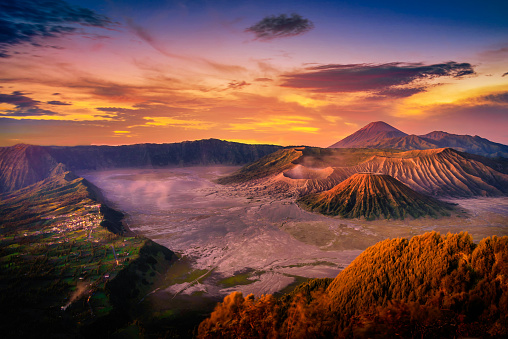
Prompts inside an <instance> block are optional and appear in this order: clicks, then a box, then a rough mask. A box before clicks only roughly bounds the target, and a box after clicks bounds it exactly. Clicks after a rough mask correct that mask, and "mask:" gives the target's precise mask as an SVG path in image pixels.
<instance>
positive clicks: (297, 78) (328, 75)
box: [282, 61, 475, 97]
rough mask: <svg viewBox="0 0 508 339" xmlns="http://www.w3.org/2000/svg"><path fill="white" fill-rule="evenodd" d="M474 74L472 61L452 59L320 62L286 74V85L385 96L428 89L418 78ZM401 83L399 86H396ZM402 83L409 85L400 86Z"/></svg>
mask: <svg viewBox="0 0 508 339" xmlns="http://www.w3.org/2000/svg"><path fill="white" fill-rule="evenodd" d="M473 74H475V72H474V68H473V66H472V65H471V64H469V63H456V62H453V61H450V62H447V63H442V64H433V65H425V64H422V63H401V62H393V63H387V64H377V65H376V64H347V65H336V64H331V65H319V66H313V67H309V68H306V69H305V70H304V71H303V72H298V73H292V74H286V75H284V76H283V80H284V82H283V84H282V86H285V87H292V88H307V89H312V90H314V91H316V92H327V93H333V92H362V91H367V92H374V93H376V94H378V95H384V96H393V97H401V96H410V95H412V94H415V93H418V92H421V91H425V85H422V84H421V83H418V85H417V86H416V85H414V82H415V81H417V80H425V79H433V78H438V77H454V78H461V77H464V76H467V75H473ZM397 86H398V87H397ZM400 86H407V87H406V88H402V89H401V88H400Z"/></svg>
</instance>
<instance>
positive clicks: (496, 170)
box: [272, 148, 508, 197]
mask: <svg viewBox="0 0 508 339" xmlns="http://www.w3.org/2000/svg"><path fill="white" fill-rule="evenodd" d="M329 150H330V151H331V153H330V154H329V155H327V156H326V157H322V156H319V157H318V159H319V161H318V163H319V164H320V165H321V166H325V165H326V164H327V163H328V164H330V165H331V166H332V168H333V172H332V173H331V174H329V175H328V176H327V177H326V178H324V179H315V178H310V177H307V178H305V177H303V176H295V175H294V174H295V173H294V169H293V170H287V171H285V172H284V173H283V174H282V175H281V176H279V177H277V178H276V180H272V182H273V183H272V184H273V185H277V184H278V185H279V186H281V189H282V188H284V187H286V190H289V189H290V188H291V189H293V190H296V191H297V192H298V195H299V196H302V195H305V194H309V193H316V192H321V191H325V190H329V189H331V188H333V187H334V186H335V185H337V184H339V183H340V182H342V181H344V180H346V179H347V178H349V177H350V176H352V175H353V174H355V173H359V172H373V173H384V174H387V175H390V176H392V177H393V178H395V179H397V180H399V181H401V182H402V183H404V184H405V185H407V186H409V187H410V188H411V189H413V190H415V191H417V192H419V193H422V194H426V195H430V196H437V197H474V196H503V195H507V194H508V174H507V170H506V164H505V163H504V162H502V161H496V160H495V159H489V158H485V157H482V156H478V155H471V154H467V153H462V152H458V151H455V150H454V149H451V148H442V149H433V150H414V151H407V152H399V151H393V152H388V151H381V150H379V151H376V150H370V149H363V150H360V149H335V150H331V149H329ZM353 151H354V152H353ZM361 151H364V152H361ZM303 152H304V154H305V153H306V151H305V150H304V151H303ZM351 152H353V153H352V154H350V153H351ZM358 153H360V154H358ZM363 153H364V154H363ZM353 154H357V155H355V156H354V157H352V155H353ZM362 154H363V155H362ZM355 158H356V161H354V159H355ZM297 162H298V163H302V164H307V163H309V164H314V163H316V161H315V160H314V159H313V156H304V157H302V158H300V159H298V161H297ZM324 169H325V168H324V167H322V169H321V171H324ZM300 172H303V169H301V170H300ZM275 181H277V182H275Z"/></svg>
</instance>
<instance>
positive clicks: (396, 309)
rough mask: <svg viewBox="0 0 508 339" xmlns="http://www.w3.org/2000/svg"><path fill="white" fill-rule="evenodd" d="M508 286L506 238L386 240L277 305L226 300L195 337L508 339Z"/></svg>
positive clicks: (269, 300) (267, 300) (270, 300)
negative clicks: (334, 272) (483, 338)
mask: <svg viewBox="0 0 508 339" xmlns="http://www.w3.org/2000/svg"><path fill="white" fill-rule="evenodd" d="M507 284H508V237H506V236H505V237H492V238H490V237H489V238H485V239H483V240H481V241H480V242H479V243H478V244H475V243H474V242H473V239H472V238H471V237H470V236H469V235H468V234H467V233H459V234H447V235H446V236H441V235H440V234H439V233H436V232H431V233H425V234H423V235H418V236H414V237H412V238H411V239H405V238H400V239H387V240H384V241H382V242H379V243H377V244H375V245H373V246H371V247H369V248H367V249H366V250H365V251H364V252H363V253H362V254H360V255H359V256H358V257H357V258H356V259H355V260H354V261H353V262H352V263H351V264H350V265H349V266H348V267H347V268H346V269H345V270H343V271H342V272H340V273H339V274H338V275H337V277H336V278H335V279H334V280H333V281H332V282H331V283H329V282H328V281H326V280H321V279H320V280H315V281H312V282H311V283H310V284H303V285H301V286H300V287H297V289H296V290H298V291H299V292H300V293H298V294H296V295H285V296H283V297H282V298H281V299H279V300H277V299H275V298H274V297H273V296H271V295H264V296H261V297H260V298H258V299H255V298H254V297H253V296H252V295H250V296H247V297H243V295H242V294H241V293H239V292H234V293H232V294H230V295H228V296H227V297H225V298H224V301H223V302H222V303H221V304H219V305H217V307H216V308H215V311H214V312H213V313H212V314H211V315H210V317H209V318H208V319H206V320H205V321H203V322H202V323H201V325H200V326H199V331H198V338H238V337H245V338H251V337H256V338H258V337H264V338H457V337H461V338H464V337H475V338H478V337H490V336H492V337H495V338H506V337H507V335H508V288H507V286H508V285H507ZM320 287H324V288H325V290H324V291H323V290H321V291H320Z"/></svg>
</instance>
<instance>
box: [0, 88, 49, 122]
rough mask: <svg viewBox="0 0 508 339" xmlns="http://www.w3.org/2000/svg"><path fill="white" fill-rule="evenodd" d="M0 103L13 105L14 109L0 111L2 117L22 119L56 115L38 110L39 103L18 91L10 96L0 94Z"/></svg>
mask: <svg viewBox="0 0 508 339" xmlns="http://www.w3.org/2000/svg"><path fill="white" fill-rule="evenodd" d="M0 103H4V104H10V105H14V106H15V107H16V108H15V109H11V110H3V112H2V111H0V115H2V116H10V117H24V116H41V115H58V113H56V112H52V111H49V110H45V109H41V108H39V104H40V101H37V100H34V99H32V98H30V97H28V96H26V95H25V93H23V92H20V91H14V92H12V93H11V94H1V93H0Z"/></svg>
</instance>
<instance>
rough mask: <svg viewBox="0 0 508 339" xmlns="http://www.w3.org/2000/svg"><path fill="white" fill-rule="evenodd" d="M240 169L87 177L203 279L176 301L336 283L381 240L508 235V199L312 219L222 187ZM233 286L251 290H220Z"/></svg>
mask: <svg viewBox="0 0 508 339" xmlns="http://www.w3.org/2000/svg"><path fill="white" fill-rule="evenodd" d="M236 169H238V167H227V166H222V167H220V166H217V167H187V168H170V169H123V170H110V171H95V172H87V173H81V175H82V176H83V177H85V178H86V179H87V180H89V181H90V182H92V183H93V184H95V185H96V186H98V187H99V188H100V189H101V190H102V191H103V193H104V195H105V197H106V198H107V199H108V201H109V202H110V203H111V204H112V206H113V207H115V208H117V209H119V210H121V211H123V212H124V213H126V215H127V216H128V217H127V220H126V221H127V225H128V226H129V228H130V229H131V230H133V231H134V232H136V233H138V234H141V235H144V236H146V237H148V238H150V239H152V240H154V241H156V242H158V243H159V244H161V245H163V246H166V247H168V248H169V249H171V250H172V251H174V252H176V253H178V254H180V255H181V256H182V260H185V261H186V262H188V263H189V266H190V267H189V269H190V270H195V272H198V274H197V275H196V276H195V277H194V276H193V278H192V279H191V281H185V282H180V283H174V282H173V283H172V284H170V285H168V286H165V290H161V291H164V293H169V294H170V295H173V296H174V295H177V294H192V293H195V292H199V293H203V292H204V293H205V294H208V295H211V296H220V295H224V294H228V293H230V292H231V291H235V290H236V291H241V292H243V293H244V294H249V293H254V294H255V295H261V294H265V293H274V292H277V291H280V290H282V289H284V288H285V287H287V286H288V285H290V284H292V283H294V282H295V278H297V277H307V278H321V277H335V276H336V275H337V274H338V273H339V272H340V270H342V269H343V268H344V267H346V266H347V265H348V264H349V263H350V262H351V261H352V260H353V259H354V258H356V256H358V255H359V254H360V253H361V252H362V250H364V249H365V248H367V247H368V246H370V245H373V244H375V243H376V242H378V241H380V240H383V239H386V238H393V237H402V236H404V237H407V236H413V235H416V234H421V233H424V232H426V231H429V230H436V231H440V232H441V233H446V232H460V231H469V232H470V233H471V234H472V235H473V237H474V239H475V241H479V240H480V239H481V238H483V237H485V236H490V235H499V236H501V235H508V227H507V226H508V198H481V199H461V200H453V202H455V203H458V204H459V205H460V206H461V207H463V208H465V209H467V210H468V211H467V213H466V212H460V213H457V214H456V215H454V216H452V217H449V218H443V219H438V220H436V219H431V218H425V219H417V220H402V221H386V220H378V221H364V220H345V219H340V218H330V217H325V216H322V215H319V214H314V213H309V212H306V211H303V210H301V209H300V208H299V207H298V206H297V205H296V204H295V203H294V201H293V200H291V199H282V200H279V199H277V198H274V197H271V196H259V195H257V194H252V190H243V189H242V188H241V187H232V186H223V185H218V184H215V183H214V182H213V180H214V179H216V178H218V177H220V176H224V175H227V174H230V173H232V172H233V171H235V170H236ZM198 270H199V271H198ZM232 276H241V277H242V278H243V281H242V282H238V284H239V285H236V283H235V281H236V280H233V281H232V283H231V282H229V283H228V284H224V283H221V281H223V279H224V278H228V277H232ZM240 283H241V284H240ZM235 285H236V286H235ZM161 291H159V292H158V293H161Z"/></svg>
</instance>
